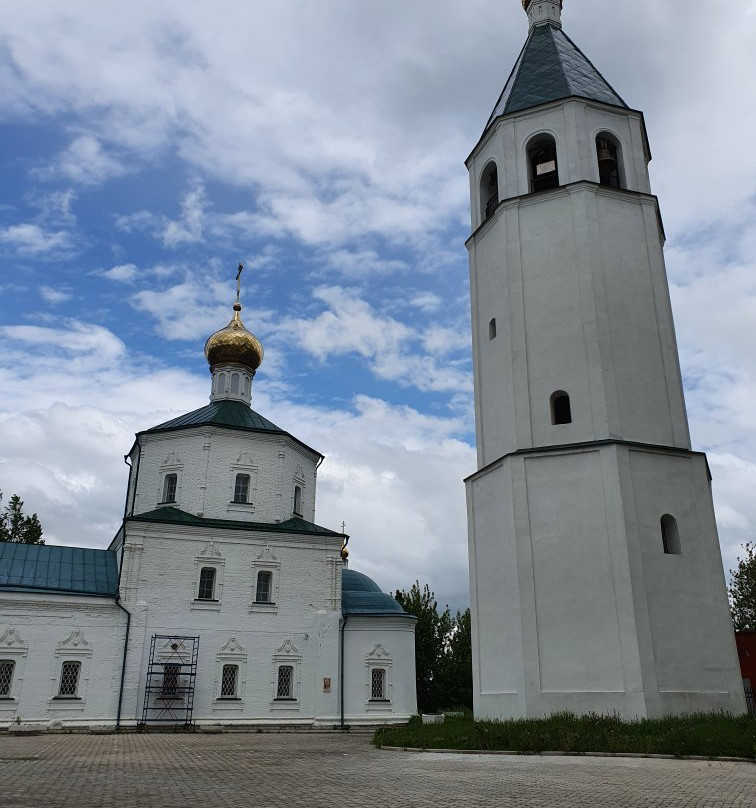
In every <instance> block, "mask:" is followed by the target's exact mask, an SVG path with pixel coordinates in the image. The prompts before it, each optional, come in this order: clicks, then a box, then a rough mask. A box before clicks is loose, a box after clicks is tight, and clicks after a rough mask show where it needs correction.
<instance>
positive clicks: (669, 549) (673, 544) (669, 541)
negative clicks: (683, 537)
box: [661, 513, 682, 555]
mask: <svg viewBox="0 0 756 808" xmlns="http://www.w3.org/2000/svg"><path fill="white" fill-rule="evenodd" d="M661 539H662V547H663V548H664V552H665V553H666V554H667V555H680V553H681V552H682V550H681V548H680V531H679V530H678V529H677V519H675V517H674V516H670V515H669V514H668V513H665V514H664V516H662V518H661Z"/></svg>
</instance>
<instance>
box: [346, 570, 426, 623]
mask: <svg viewBox="0 0 756 808" xmlns="http://www.w3.org/2000/svg"><path fill="white" fill-rule="evenodd" d="M341 611H342V612H343V614H345V615H347V616H349V615H361V616H367V617H369V616H373V617H408V618H410V619H412V620H415V619H416V618H415V616H414V615H411V614H407V612H405V611H404V609H402V607H401V605H400V604H399V602H398V601H397V600H396V599H395V598H392V597H391V595H387V594H386V593H385V592H384V591H383V590H382V589H381V588H380V586H378V584H377V583H376V582H375V581H374V580H373V579H372V578H368V577H367V575H363V573H361V572H357V571H356V570H350V569H346V568H345V569H342V571H341Z"/></svg>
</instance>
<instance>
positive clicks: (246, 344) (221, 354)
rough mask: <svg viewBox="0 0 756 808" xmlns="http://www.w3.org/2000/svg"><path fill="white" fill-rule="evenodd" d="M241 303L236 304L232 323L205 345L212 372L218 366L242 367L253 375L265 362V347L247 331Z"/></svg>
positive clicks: (216, 333)
mask: <svg viewBox="0 0 756 808" xmlns="http://www.w3.org/2000/svg"><path fill="white" fill-rule="evenodd" d="M241 308H242V307H241V303H239V301H238V300H237V302H236V303H234V316H233V317H232V318H231V322H230V323H229V324H228V325H227V326H226V327H225V328H221V330H220V331H216V332H215V333H214V334H213V335H212V336H211V337H210V338H209V339H208V340H207V342H206V343H205V357H206V358H207V361H208V362H209V364H210V370H211V371H212V370H213V368H214V367H215V366H216V365H225V364H232V365H242V367H245V368H249V369H250V370H251V371H252V372H253V373H254V371H256V370H257V368H259V367H260V364H261V363H262V361H263V346H262V343H261V342H260V340H259V339H257V337H256V336H255V335H254V334H253V333H251V332H250V331H247V329H246V328H245V326H244V323H243V322H242V320H241V317H240V315H239V312H240V311H241Z"/></svg>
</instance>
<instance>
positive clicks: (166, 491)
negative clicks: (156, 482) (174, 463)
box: [163, 474, 178, 502]
mask: <svg viewBox="0 0 756 808" xmlns="http://www.w3.org/2000/svg"><path fill="white" fill-rule="evenodd" d="M177 484H178V474H166V475H165V479H164V480H163V502H175V501H176V486H177Z"/></svg>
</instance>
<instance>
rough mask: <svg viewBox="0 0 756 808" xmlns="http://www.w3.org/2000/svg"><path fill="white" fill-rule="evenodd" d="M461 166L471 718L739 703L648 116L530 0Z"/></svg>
mask: <svg viewBox="0 0 756 808" xmlns="http://www.w3.org/2000/svg"><path fill="white" fill-rule="evenodd" d="M523 7H524V9H525V11H526V13H527V15H528V21H529V32H528V38H527V41H526V43H525V46H524V47H523V49H522V51H521V53H520V55H519V57H518V59H517V62H516V63H515V66H514V69H513V71H512V73H511V75H510V77H509V79H508V81H507V83H506V85H505V87H504V90H503V92H502V94H501V96H500V97H499V99H498V101H497V103H496V106H495V107H494V110H493V112H492V114H491V116H490V118H489V120H488V122H487V124H486V126H485V129H484V131H483V135H482V137H481V139H480V141H479V142H478V144H477V145H476V146H475V148H474V149H473V152H472V154H471V155H470V157H469V158H468V160H467V163H466V164H467V167H468V170H469V172H470V197H471V209H472V229H473V233H472V235H471V236H470V238H469V239H468V241H467V247H468V250H469V258H470V282H471V305H472V329H473V360H474V372H475V414H476V437H477V447H478V471H477V472H476V473H475V474H473V475H472V476H471V477H470V478H468V480H467V481H466V484H467V501H468V530H469V550H470V584H471V607H472V615H473V659H474V694H475V713H476V716H477V717H486V716H488V717H494V718H504V717H513V716H541V715H547V714H549V713H552V712H555V711H559V710H571V711H573V712H577V713H585V712H589V711H597V712H618V713H620V714H622V715H624V716H628V717H629V716H654V715H661V714H666V713H685V712H695V711H707V710H719V709H722V710H730V711H732V712H735V713H740V712H743V710H744V698H743V692H742V683H741V681H740V674H739V668H738V662H737V655H736V651H735V644H734V637H733V633H732V626H731V623H730V617H729V607H728V603H727V597H726V590H725V584H724V575H723V570H722V561H721V555H720V550H719V543H718V538H717V531H716V523H715V521H714V510H713V506H712V499H711V489H710V478H709V473H708V466H707V463H706V458H705V456H704V455H703V454H701V453H698V452H694V451H692V450H691V446H690V436H689V431H688V423H687V416H686V411H685V401H684V397H683V389H682V381H681V374H680V366H679V361H678V356H677V346H676V341H675V333H674V324H673V319H672V311H671V306H670V299H669V290H668V286H667V279H666V271H665V267H664V257H663V245H664V230H663V226H662V220H661V215H660V212H659V206H658V202H657V199H656V197H655V196H653V195H652V193H651V188H650V183H649V175H648V168H647V166H648V162H649V161H650V159H651V153H650V148H649V143H648V138H647V134H646V129H645V125H644V120H643V114H642V113H641V112H638V111H636V110H633V109H630V108H629V107H628V106H627V105H626V104H625V102H624V101H623V100H622V98H621V97H620V96H619V95H618V94H617V93H616V92H615V90H614V89H613V88H612V87H611V86H610V85H609V84H608V83H607V81H606V80H605V79H604V78H603V76H601V74H600V73H599V72H598V71H597V70H596V68H595V67H594V66H593V65H592V64H591V62H590V61H589V60H588V59H587V58H586V56H585V55H584V54H583V53H582V52H581V51H580V49H579V48H578V47H577V46H576V45H575V44H574V43H573V42H572V40H571V39H570V38H569V37H568V36H567V35H566V34H565V33H564V32H563V30H562V21H561V13H562V1H561V0H523Z"/></svg>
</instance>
